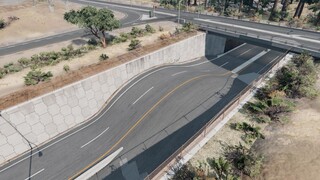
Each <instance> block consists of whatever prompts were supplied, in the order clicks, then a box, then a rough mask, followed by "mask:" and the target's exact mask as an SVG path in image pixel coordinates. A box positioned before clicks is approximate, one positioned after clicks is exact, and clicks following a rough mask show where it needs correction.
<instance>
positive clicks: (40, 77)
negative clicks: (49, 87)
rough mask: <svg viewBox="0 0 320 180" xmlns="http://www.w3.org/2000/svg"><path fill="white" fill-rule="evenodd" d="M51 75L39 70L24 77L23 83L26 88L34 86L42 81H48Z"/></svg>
mask: <svg viewBox="0 0 320 180" xmlns="http://www.w3.org/2000/svg"><path fill="white" fill-rule="evenodd" d="M52 76H53V74H52V73H51V72H50V71H48V72H42V71H41V70H32V71H30V72H29V73H28V74H27V75H26V76H25V77H24V83H25V85H27V86H30V85H36V84H38V83H39V82H42V81H48V80H50V78H51V77H52Z"/></svg>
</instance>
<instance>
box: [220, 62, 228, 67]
mask: <svg viewBox="0 0 320 180" xmlns="http://www.w3.org/2000/svg"><path fill="white" fill-rule="evenodd" d="M228 63H229V62H226V63H224V64H222V65H221V66H220V67H223V66H225V65H227V64H228Z"/></svg>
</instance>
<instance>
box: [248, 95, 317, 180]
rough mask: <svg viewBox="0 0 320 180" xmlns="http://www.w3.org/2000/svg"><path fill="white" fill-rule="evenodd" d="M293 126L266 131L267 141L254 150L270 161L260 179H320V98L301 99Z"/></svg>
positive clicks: (259, 142) (257, 144) (261, 141)
mask: <svg viewBox="0 0 320 180" xmlns="http://www.w3.org/2000/svg"><path fill="white" fill-rule="evenodd" d="M297 104H298V107H297V110H296V111H295V112H294V113H293V114H292V115H291V116H290V122H289V123H288V124H284V125H283V126H269V127H268V128H266V129H265V134H266V135H267V136H266V139H265V140H259V141H257V143H256V144H255V146H254V149H256V150H257V151H258V152H261V153H262V154H264V156H265V157H266V162H265V163H264V168H263V171H262V174H261V176H260V177H259V179H274V180H275V179H279V180H282V179H290V180H309V179H310V180H314V179H319V175H320V172H319V169H320V139H319V137H320V98H318V99H316V100H309V99H301V100H299V101H298V103H297Z"/></svg>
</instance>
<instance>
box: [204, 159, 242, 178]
mask: <svg viewBox="0 0 320 180" xmlns="http://www.w3.org/2000/svg"><path fill="white" fill-rule="evenodd" d="M207 163H208V164H209V166H210V167H211V169H213V175H214V178H215V179H221V180H222V179H226V180H231V179H236V178H237V177H234V176H233V175H232V174H233V172H232V168H231V164H230V162H228V161H227V160H225V159H224V158H223V157H219V159H215V158H208V159H207Z"/></svg>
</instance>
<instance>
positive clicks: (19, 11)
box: [0, 0, 124, 46]
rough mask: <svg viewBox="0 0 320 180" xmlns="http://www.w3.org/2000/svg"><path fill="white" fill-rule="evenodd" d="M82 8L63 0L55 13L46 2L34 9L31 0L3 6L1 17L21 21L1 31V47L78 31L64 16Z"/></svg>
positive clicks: (117, 14)
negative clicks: (68, 12)
mask: <svg viewBox="0 0 320 180" xmlns="http://www.w3.org/2000/svg"><path fill="white" fill-rule="evenodd" d="M81 7H82V5H80V4H76V3H70V2H69V3H67V4H65V3H64V2H63V1H61V0H56V1H54V11H53V12H51V11H50V10H49V8H48V4H47V3H46V2H41V3H39V4H37V5H36V7H33V6H32V2H30V0H28V1H26V3H23V4H21V5H13V6H1V7H0V9H1V10H0V17H3V18H4V19H6V18H7V17H9V16H16V17H18V18H20V20H17V21H15V22H13V23H12V24H10V26H8V27H6V28H5V29H3V30H1V31H0V46H5V45H8V44H14V43H17V42H22V41H26V40H30V39H35V38H39V37H44V36H49V35H54V34H57V33H61V32H66V31H71V30H75V29H78V27H77V26H75V25H72V24H70V23H68V22H66V21H65V20H64V19H63V14H64V13H65V12H67V11H69V10H71V9H79V8H81ZM115 15H116V17H117V18H118V19H121V18H123V17H124V15H123V14H122V13H119V12H115Z"/></svg>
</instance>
